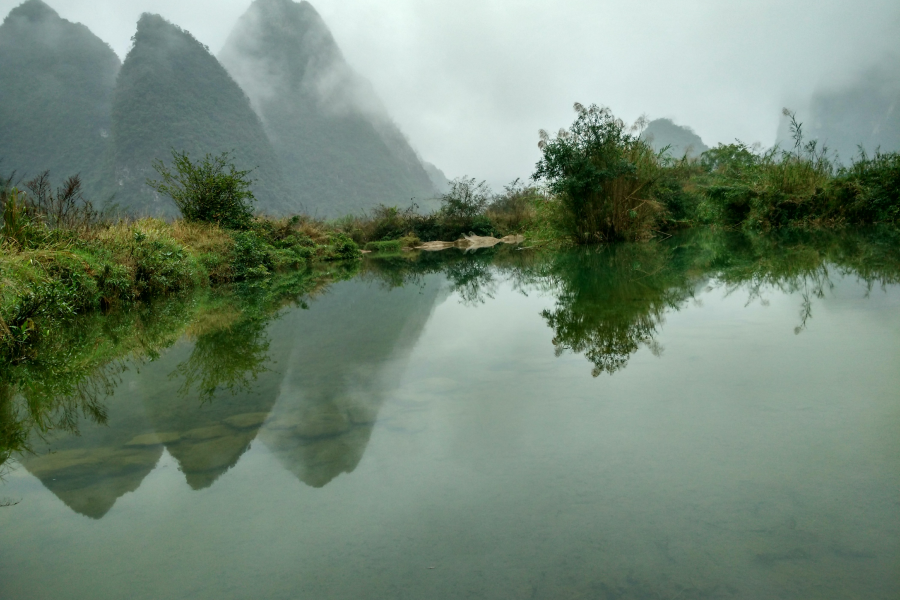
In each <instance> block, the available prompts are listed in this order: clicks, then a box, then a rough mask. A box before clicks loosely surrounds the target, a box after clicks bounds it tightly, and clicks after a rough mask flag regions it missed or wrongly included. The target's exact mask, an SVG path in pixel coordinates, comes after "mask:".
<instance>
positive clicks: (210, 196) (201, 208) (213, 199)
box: [147, 150, 256, 229]
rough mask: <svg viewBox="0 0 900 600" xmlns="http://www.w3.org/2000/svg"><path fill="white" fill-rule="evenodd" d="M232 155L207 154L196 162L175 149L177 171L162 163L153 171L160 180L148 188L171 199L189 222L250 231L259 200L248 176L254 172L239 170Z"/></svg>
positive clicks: (156, 164)
mask: <svg viewBox="0 0 900 600" xmlns="http://www.w3.org/2000/svg"><path fill="white" fill-rule="evenodd" d="M230 158H231V157H230V154H229V153H228V152H223V153H222V154H220V155H218V156H213V155H211V154H207V155H206V156H204V157H203V158H202V159H200V160H199V161H197V162H194V161H192V160H191V158H190V156H188V154H187V152H178V151H176V150H172V163H173V167H174V169H175V170H174V171H171V170H169V168H168V167H166V165H165V164H164V163H163V162H162V161H160V160H157V161H154V163H153V168H154V169H156V172H157V173H159V175H160V177H162V180H161V181H154V180H150V179H148V180H147V185H149V186H150V187H151V188H153V189H154V190H156V191H157V192H158V193H160V194H164V195H166V196H169V197H170V198H172V200H173V201H174V202H175V204H176V206H178V209H179V210H180V211H181V214H182V216H183V217H184V218H185V219H186V220H188V221H199V222H204V223H216V224H218V225H221V226H222V227H225V228H227V229H247V228H248V227H249V226H250V223H251V221H252V219H253V203H254V202H255V201H256V199H255V198H254V196H253V192H251V191H250V186H251V184H252V183H253V181H252V180H251V179H250V178H249V177H248V175H249V174H250V173H251V171H240V170H238V169H237V168H236V167H235V166H234V164H233V163H231V161H230Z"/></svg>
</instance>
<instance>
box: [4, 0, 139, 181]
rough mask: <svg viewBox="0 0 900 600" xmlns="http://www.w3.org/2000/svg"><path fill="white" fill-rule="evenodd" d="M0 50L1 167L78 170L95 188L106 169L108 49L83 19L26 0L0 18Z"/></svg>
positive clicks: (112, 62)
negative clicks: (0, 21)
mask: <svg viewBox="0 0 900 600" xmlns="http://www.w3.org/2000/svg"><path fill="white" fill-rule="evenodd" d="M0 57H2V60H0V172H2V174H3V175H8V174H9V172H11V171H16V174H17V176H19V177H23V178H25V179H29V178H32V177H34V176H36V175H38V174H40V173H42V172H43V171H46V170H49V171H50V172H51V176H53V177H54V178H55V179H57V180H58V179H61V178H63V177H68V176H70V175H75V174H80V175H81V177H82V179H83V181H84V183H85V185H86V189H87V191H88V192H89V193H91V194H94V195H96V194H99V193H100V190H101V189H102V188H103V186H104V184H103V182H104V181H105V180H106V179H108V178H109V175H110V173H109V171H108V165H107V162H106V158H107V150H108V146H109V131H110V127H111V122H110V114H111V107H112V97H113V90H114V88H115V84H116V77H117V75H118V72H119V68H120V67H121V63H120V61H119V58H118V57H117V56H116V54H115V52H113V50H112V48H110V47H109V45H107V44H106V43H105V42H104V41H103V40H101V39H100V38H98V37H97V36H95V35H94V34H93V33H91V31H90V30H89V29H88V28H87V27H85V26H84V25H81V24H78V23H72V22H70V21H66V20H65V19H62V18H61V17H60V16H59V15H58V14H57V13H56V11H54V10H53V9H52V8H50V7H49V6H47V5H46V4H44V3H43V2H41V0H29V1H28V2H25V3H24V4H22V5H20V6H18V7H16V8H14V9H13V10H12V11H11V12H10V13H9V15H7V17H6V19H4V21H3V24H2V25H0Z"/></svg>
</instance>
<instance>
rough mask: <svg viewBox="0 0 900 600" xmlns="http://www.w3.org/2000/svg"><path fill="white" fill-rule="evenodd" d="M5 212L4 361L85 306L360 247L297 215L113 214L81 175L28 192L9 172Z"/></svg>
mask: <svg viewBox="0 0 900 600" xmlns="http://www.w3.org/2000/svg"><path fill="white" fill-rule="evenodd" d="M0 210H2V217H3V222H2V229H0V236H2V240H0V361H8V360H14V359H16V357H21V356H23V355H26V354H27V353H28V352H29V348H31V347H33V345H34V343H35V342H36V341H37V340H38V339H39V338H40V337H41V336H42V334H44V333H48V332H49V331H50V330H51V326H52V323H53V322H54V321H58V320H60V319H66V318H71V317H72V316H74V315H76V314H80V313H83V312H86V311H89V310H93V309H99V308H104V309H107V308H111V307H115V306H118V305H123V304H130V303H133V302H136V301H141V300H147V299H150V298H153V297H156V296H162V295H168V294H172V293H177V292H180V291H184V290H188V289H194V288H198V287H204V286H209V285H210V284H220V283H228V282H237V281H244V280H249V279H258V278H264V277H268V276H269V275H271V274H272V273H275V272H280V271H286V270H289V269H298V268H305V267H307V266H310V265H312V264H314V263H316V262H319V261H331V260H343V259H353V258H357V257H358V256H359V254H360V253H359V248H358V247H357V246H356V244H354V243H353V241H352V240H350V239H349V238H348V237H347V236H345V235H343V234H341V233H340V232H336V231H328V230H325V229H323V228H321V227H319V226H317V225H316V224H315V223H312V222H311V221H309V220H305V219H302V218H299V217H296V218H293V219H282V220H269V219H264V218H251V217H249V215H248V216H247V217H246V218H244V219H243V220H242V221H241V222H240V223H233V222H227V223H223V222H222V220H221V219H213V218H208V216H209V215H207V214H202V212H201V214H194V213H189V214H190V215H191V218H189V219H182V220H177V221H174V222H165V221H161V220H158V219H141V220H114V221H113V220H109V219H106V218H104V216H103V215H101V214H99V213H98V212H97V211H95V210H94V208H93V206H92V205H91V203H90V202H89V201H87V200H85V199H84V198H83V197H82V196H81V193H80V183H79V181H78V179H77V178H72V179H70V180H69V181H67V182H66V185H64V186H63V187H62V188H60V189H57V190H52V189H51V188H50V186H49V185H48V183H47V181H46V178H38V179H36V180H34V181H31V182H29V183H28V184H27V186H26V188H25V189H24V190H18V189H16V188H13V187H12V186H11V181H9V180H7V181H6V182H5V185H2V187H0ZM245 212H246V211H245ZM226 225H230V226H226Z"/></svg>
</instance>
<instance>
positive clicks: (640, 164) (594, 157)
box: [533, 104, 661, 244]
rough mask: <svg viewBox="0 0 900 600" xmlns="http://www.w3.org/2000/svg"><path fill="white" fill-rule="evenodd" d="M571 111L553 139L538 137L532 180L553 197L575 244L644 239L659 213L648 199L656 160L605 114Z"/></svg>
mask: <svg viewBox="0 0 900 600" xmlns="http://www.w3.org/2000/svg"><path fill="white" fill-rule="evenodd" d="M575 111H576V112H577V114H578V116H577V118H576V119H575V122H574V123H573V124H572V126H571V127H570V128H569V129H568V130H561V131H560V132H559V134H558V135H557V136H556V137H555V138H554V139H552V140H551V139H550V137H549V135H547V133H546V132H543V131H542V132H541V142H540V144H539V147H540V149H541V152H542V157H541V160H540V161H539V162H538V164H537V166H536V168H535V172H534V175H533V177H534V179H535V180H542V181H545V182H546V183H547V185H548V188H549V189H550V191H551V192H552V193H553V194H555V195H556V196H557V197H558V199H559V202H560V204H561V206H562V209H563V214H564V216H565V220H566V224H565V227H566V230H567V231H568V233H569V235H570V236H571V237H572V239H573V240H574V241H575V242H576V243H580V244H585V243H592V242H594V243H596V242H601V241H606V240H614V239H620V238H640V237H645V236H646V235H647V234H648V233H649V229H650V228H651V227H652V225H653V223H654V220H655V218H656V216H657V214H658V213H659V212H660V211H661V207H660V205H659V203H658V202H657V201H656V200H655V199H654V198H653V193H654V191H655V190H654V187H655V184H656V181H657V179H658V177H659V172H660V164H659V160H658V157H657V155H656V154H655V153H654V152H653V150H652V149H651V148H650V146H649V145H648V144H647V143H646V142H644V141H643V140H641V139H640V137H638V136H637V135H634V133H633V131H632V130H629V129H628V128H627V127H626V126H625V124H624V123H623V122H622V121H621V120H619V119H616V118H615V117H614V116H613V115H612V113H611V112H610V111H609V109H607V108H601V107H599V106H597V105H592V106H590V107H584V106H582V105H580V104H576V105H575Z"/></svg>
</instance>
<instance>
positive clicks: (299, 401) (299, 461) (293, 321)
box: [260, 276, 446, 487]
mask: <svg viewBox="0 0 900 600" xmlns="http://www.w3.org/2000/svg"><path fill="white" fill-rule="evenodd" d="M445 295H446V288H445V287H444V286H443V285H442V279H441V278H440V277H437V276H428V277H426V278H424V279H423V280H422V281H420V282H419V284H418V285H407V286H402V287H396V288H394V289H389V288H388V287H386V286H384V285H382V284H381V283H379V282H377V281H372V280H365V279H357V280H354V281H347V282H342V283H340V284H337V285H335V286H333V287H332V288H331V289H330V290H329V292H328V295H327V296H326V297H323V298H322V299H320V300H319V301H317V302H314V303H311V305H310V310H309V311H304V312H300V311H295V312H293V313H291V314H290V315H288V316H286V318H285V320H284V323H283V325H284V327H283V328H281V329H280V334H279V335H278V336H277V337H274V338H273V345H275V344H277V345H278V346H279V351H280V355H281V356H283V357H284V358H283V360H281V361H280V362H281V364H282V365H283V373H284V375H283V378H282V381H281V386H280V389H279V391H278V399H277V403H276V405H275V407H274V409H273V411H272V414H271V418H270V419H269V420H268V421H267V422H266V423H265V425H264V426H263V430H262V432H261V434H260V439H261V440H262V441H263V442H264V443H265V444H266V445H267V446H268V447H269V448H270V449H271V450H272V452H273V453H274V454H275V455H276V456H277V457H278V460H279V461H280V462H281V463H282V464H283V465H284V467H285V468H286V469H287V470H288V471H290V472H291V473H293V474H294V475H295V476H296V477H297V478H298V479H300V480H301V481H303V482H304V483H306V484H308V485H310V486H313V487H322V486H324V485H325V484H327V483H328V482H329V481H331V480H332V479H334V478H335V477H337V476H338V475H339V474H341V473H350V472H351V471H353V470H354V469H355V468H356V465H357V464H358V463H359V461H360V459H361V458H362V456H363V452H364V451H365V448H366V445H367V444H368V442H369V437H370V436H371V433H372V427H373V425H374V423H375V420H376V417H377V415H378V411H379V410H380V408H381V406H382V404H383V402H384V401H385V399H386V397H387V395H388V394H390V392H391V391H392V390H393V389H396V387H397V385H398V384H399V378H400V375H401V373H402V370H403V367H404V366H405V364H406V360H407V359H408V357H409V354H410V352H412V349H413V346H414V345H415V342H416V341H417V340H418V338H419V335H420V334H421V332H422V329H423V328H424V326H425V323H426V322H427V320H428V317H429V316H430V314H431V311H432V309H433V308H434V306H435V305H436V303H437V302H438V301H439V300H440V299H441V298H442V297H443V296H445Z"/></svg>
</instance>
